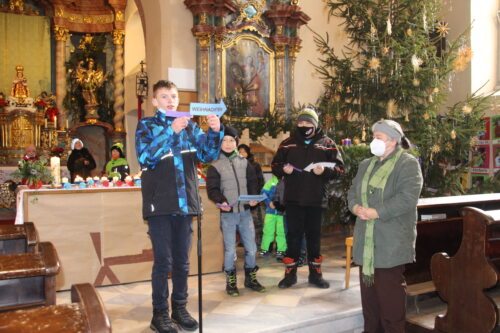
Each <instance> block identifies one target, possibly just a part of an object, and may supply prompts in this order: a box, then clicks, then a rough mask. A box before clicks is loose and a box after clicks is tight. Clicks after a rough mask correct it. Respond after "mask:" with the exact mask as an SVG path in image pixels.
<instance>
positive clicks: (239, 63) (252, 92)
mask: <svg viewBox="0 0 500 333" xmlns="http://www.w3.org/2000/svg"><path fill="white" fill-rule="evenodd" d="M222 47H223V52H222V95H223V96H233V97H234V98H236V99H238V98H241V99H242V100H243V99H244V100H245V101H246V102H247V103H248V104H249V109H248V111H247V116H248V117H252V118H261V117H264V115H265V114H266V112H273V108H274V98H275V96H274V80H275V74H274V73H275V72H274V51H273V50H272V49H271V48H269V47H268V46H267V45H266V43H265V42H263V41H262V40H261V39H260V38H259V37H257V36H255V35H252V34H241V35H238V36H236V37H234V38H233V39H230V40H228V41H226V42H225V43H224V44H223V45H222Z"/></svg>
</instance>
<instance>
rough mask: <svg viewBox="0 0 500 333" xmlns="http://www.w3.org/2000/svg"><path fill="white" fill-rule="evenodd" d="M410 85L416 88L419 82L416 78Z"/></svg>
mask: <svg viewBox="0 0 500 333" xmlns="http://www.w3.org/2000/svg"><path fill="white" fill-rule="evenodd" d="M412 83H413V86H415V87H418V86H419V85H420V80H419V79H417V78H414V79H413V81H412Z"/></svg>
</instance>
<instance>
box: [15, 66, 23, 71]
mask: <svg viewBox="0 0 500 333" xmlns="http://www.w3.org/2000/svg"><path fill="white" fill-rule="evenodd" d="M22 71H24V66H23V65H17V66H16V72H22Z"/></svg>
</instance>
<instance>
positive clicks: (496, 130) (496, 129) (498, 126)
mask: <svg viewBox="0 0 500 333" xmlns="http://www.w3.org/2000/svg"><path fill="white" fill-rule="evenodd" d="M491 132H492V137H493V140H495V142H499V143H500V116H494V117H492V118H491Z"/></svg>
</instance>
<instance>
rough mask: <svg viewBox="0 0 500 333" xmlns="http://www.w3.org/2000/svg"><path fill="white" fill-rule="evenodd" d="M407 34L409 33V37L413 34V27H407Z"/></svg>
mask: <svg viewBox="0 0 500 333" xmlns="http://www.w3.org/2000/svg"><path fill="white" fill-rule="evenodd" d="M406 34H407V35H408V37H411V36H413V30H411V28H408V29H406Z"/></svg>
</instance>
